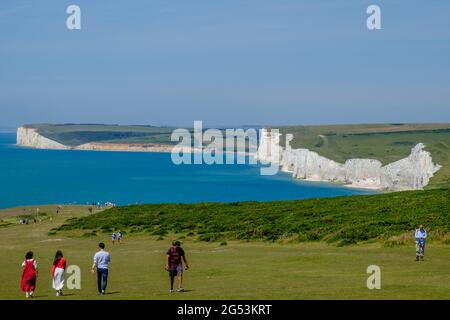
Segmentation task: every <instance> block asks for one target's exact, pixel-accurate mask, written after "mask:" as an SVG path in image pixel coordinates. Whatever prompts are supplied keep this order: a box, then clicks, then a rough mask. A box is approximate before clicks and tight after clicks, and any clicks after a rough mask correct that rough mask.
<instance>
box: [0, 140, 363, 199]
mask: <svg viewBox="0 0 450 320" xmlns="http://www.w3.org/2000/svg"><path fill="white" fill-rule="evenodd" d="M14 144H15V134H0V208H6V207H13V206H21V205H35V204H67V203H78V204H86V203H92V202H101V203H104V202H107V201H110V202H113V203H116V204H118V205H126V204H134V203H160V202H177V203H178V202H184V203H188V202H202V201H221V202H234V201H245V200H259V201H268V200H289V199H304V198H312V197H314V198H316V197H330V196H338V195H351V194H366V193H369V192H368V191H363V190H355V189H350V188H345V187H342V186H336V185H332V184H324V183H309V182H301V181H296V180H294V179H292V178H291V177H290V175H289V174H286V173H280V174H278V175H275V176H261V175H260V168H259V167H258V166H255V165H180V166H177V165H174V164H173V163H172V162H171V159H170V154H169V153H131V152H95V151H61V150H35V149H29V148H21V147H17V146H15V145H14Z"/></svg>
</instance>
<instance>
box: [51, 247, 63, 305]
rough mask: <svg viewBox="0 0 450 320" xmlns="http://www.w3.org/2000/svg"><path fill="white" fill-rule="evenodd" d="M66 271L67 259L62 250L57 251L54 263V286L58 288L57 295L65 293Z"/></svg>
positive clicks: (52, 274)
mask: <svg viewBox="0 0 450 320" xmlns="http://www.w3.org/2000/svg"><path fill="white" fill-rule="evenodd" d="M65 271H66V259H65V258H64V256H63V254H62V252H61V251H60V250H58V251H56V254H55V259H54V260H53V265H52V272H51V276H52V288H53V289H55V290H56V296H57V297H59V296H62V295H63V289H64V272H65Z"/></svg>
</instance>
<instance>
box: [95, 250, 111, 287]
mask: <svg viewBox="0 0 450 320" xmlns="http://www.w3.org/2000/svg"><path fill="white" fill-rule="evenodd" d="M98 247H99V249H100V250H99V251H98V252H97V253H96V254H95V255H94V264H93V265H92V273H94V272H95V268H97V286H98V293H99V294H105V292H106V285H107V284H108V269H109V262H110V261H111V257H110V255H109V253H108V252H107V251H105V244H104V243H103V242H101V243H100V244H99V245H98Z"/></svg>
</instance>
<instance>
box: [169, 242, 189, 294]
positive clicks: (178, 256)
mask: <svg viewBox="0 0 450 320" xmlns="http://www.w3.org/2000/svg"><path fill="white" fill-rule="evenodd" d="M183 261H184V264H185V270H187V269H189V265H188V262H187V260H186V255H185V254H184V250H183V249H182V248H181V243H180V241H178V240H175V241H173V242H172V247H171V248H170V249H169V250H168V251H167V257H166V270H167V271H169V276H170V290H169V292H170V293H172V292H174V290H173V283H174V280H175V277H178V290H177V292H183V291H184V289H183Z"/></svg>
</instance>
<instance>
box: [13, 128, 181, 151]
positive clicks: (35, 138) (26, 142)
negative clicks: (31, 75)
mask: <svg viewBox="0 0 450 320" xmlns="http://www.w3.org/2000/svg"><path fill="white" fill-rule="evenodd" d="M17 145H19V146H23V147H29V148H36V149H50V150H86V151H130V152H172V150H173V148H174V146H172V145H165V144H136V143H104V142H89V143H84V144H81V145H79V146H66V145H64V144H61V143H59V142H57V141H54V140H51V139H49V138H46V137H44V136H43V135H41V134H40V133H39V131H38V129H36V128H30V127H19V128H18V129H17ZM176 150H179V151H183V152H189V151H190V149H189V150H188V148H182V147H177V149H176Z"/></svg>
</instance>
